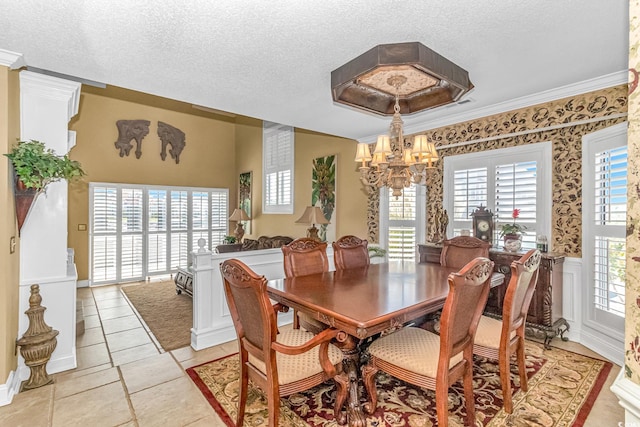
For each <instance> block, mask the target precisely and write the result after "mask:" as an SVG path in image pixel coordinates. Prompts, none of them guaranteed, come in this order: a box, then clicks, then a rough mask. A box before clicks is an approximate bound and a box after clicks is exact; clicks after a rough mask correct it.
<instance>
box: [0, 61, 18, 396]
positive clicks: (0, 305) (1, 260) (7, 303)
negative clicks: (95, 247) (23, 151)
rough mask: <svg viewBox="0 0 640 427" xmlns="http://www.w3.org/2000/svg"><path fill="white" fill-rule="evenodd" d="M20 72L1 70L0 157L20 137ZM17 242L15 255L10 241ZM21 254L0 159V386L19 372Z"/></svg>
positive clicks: (6, 172) (5, 162)
mask: <svg viewBox="0 0 640 427" xmlns="http://www.w3.org/2000/svg"><path fill="white" fill-rule="evenodd" d="M19 93H20V92H19V80H18V72H17V71H10V70H9V69H8V68H6V67H2V66H0V154H5V153H7V152H8V151H9V149H10V148H11V146H12V145H13V143H14V142H15V141H16V139H17V138H18V136H19V132H20V130H19V105H20V99H19ZM11 237H15V238H16V247H15V252H14V253H10V250H9V241H10V239H11ZM19 253H20V247H19V239H18V229H17V225H16V215H15V205H14V198H13V190H12V179H11V176H10V172H9V161H8V159H6V158H5V157H0V384H2V383H5V382H6V380H7V379H8V376H9V373H10V372H11V371H13V370H15V368H16V366H17V365H16V363H17V358H16V356H15V354H14V349H15V340H16V338H18V304H19V303H18V291H19V287H18V285H19V280H20V278H19V266H20V262H19V261H20V260H19V258H18V254H19Z"/></svg>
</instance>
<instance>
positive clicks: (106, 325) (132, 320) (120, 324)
mask: <svg viewBox="0 0 640 427" xmlns="http://www.w3.org/2000/svg"><path fill="white" fill-rule="evenodd" d="M140 327H142V324H141V323H140V319H138V316H136V315H133V314H132V315H131V316H125V317H118V318H115V319H107V320H105V321H104V322H102V328H103V329H104V333H105V334H113V333H114V332H121V331H128V330H129V329H136V328H140Z"/></svg>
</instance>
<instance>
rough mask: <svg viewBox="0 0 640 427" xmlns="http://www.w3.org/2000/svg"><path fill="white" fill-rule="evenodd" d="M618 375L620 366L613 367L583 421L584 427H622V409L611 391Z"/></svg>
mask: <svg viewBox="0 0 640 427" xmlns="http://www.w3.org/2000/svg"><path fill="white" fill-rule="evenodd" d="M619 373H620V366H618V365H613V368H612V369H611V372H610V373H609V377H608V378H607V381H606V382H605V383H604V385H603V386H602V390H601V391H600V394H599V395H598V398H597V399H596V401H595V402H594V404H593V408H591V412H589V416H588V417H587V419H586V420H585V423H584V426H585V427H590V426H591V427H604V426H609V425H613V426H624V408H623V407H622V406H620V403H619V402H618V397H617V396H616V395H615V394H613V392H612V391H611V385H612V384H613V382H614V381H615V379H616V377H617V376H618V374H619Z"/></svg>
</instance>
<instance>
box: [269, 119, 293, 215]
mask: <svg viewBox="0 0 640 427" xmlns="http://www.w3.org/2000/svg"><path fill="white" fill-rule="evenodd" d="M262 135H263V150H262V159H263V174H264V176H263V193H262V194H263V212H264V213H293V161H294V158H293V144H294V131H293V128H292V127H291V126H285V125H280V124H277V123H270V122H264V125H263V133H262Z"/></svg>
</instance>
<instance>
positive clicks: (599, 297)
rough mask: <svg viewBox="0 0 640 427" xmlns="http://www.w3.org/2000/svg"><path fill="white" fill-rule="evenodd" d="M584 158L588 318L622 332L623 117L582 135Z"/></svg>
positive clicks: (625, 194) (624, 137)
mask: <svg viewBox="0 0 640 427" xmlns="http://www.w3.org/2000/svg"><path fill="white" fill-rule="evenodd" d="M583 159H584V166H583V240H582V241H583V248H582V249H583V259H584V265H585V269H586V272H585V277H586V278H588V280H589V288H590V289H589V292H588V295H589V297H588V300H589V303H588V310H587V323H589V324H591V325H592V326H593V325H595V327H596V328H602V327H605V328H607V329H609V330H613V331H617V332H618V333H619V335H620V336H619V337H620V338H622V332H623V331H624V315H625V269H626V259H625V258H626V221H627V161H628V158H627V134H626V123H622V124H620V125H616V126H611V127H609V128H606V129H603V130H602V131H599V132H594V133H593V134H590V135H586V136H585V137H584V138H583ZM612 335H613V334H612Z"/></svg>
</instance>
